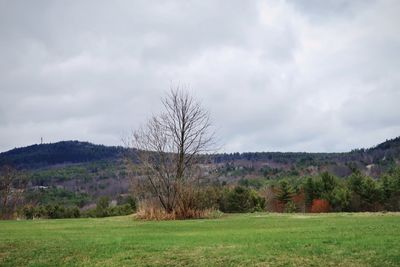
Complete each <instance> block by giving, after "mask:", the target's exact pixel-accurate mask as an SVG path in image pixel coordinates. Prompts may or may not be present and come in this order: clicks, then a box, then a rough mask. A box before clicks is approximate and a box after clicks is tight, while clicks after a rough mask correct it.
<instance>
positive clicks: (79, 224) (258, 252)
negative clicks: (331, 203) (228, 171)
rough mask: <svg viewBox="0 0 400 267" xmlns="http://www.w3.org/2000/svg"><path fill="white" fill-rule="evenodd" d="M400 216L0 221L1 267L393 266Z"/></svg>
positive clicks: (398, 256) (399, 253) (398, 253)
mask: <svg viewBox="0 0 400 267" xmlns="http://www.w3.org/2000/svg"><path fill="white" fill-rule="evenodd" d="M399 248H400V214H399V213H331V214H270V213H249V214H231V215H223V216H222V217H220V218H218V219H206V220H185V221H137V220H134V219H133V217H132V216H123V217H109V218H96V219H94V218H86V219H60V220H33V221H28V220H21V221H0V266H76V265H84V266H186V265H189V266H245V265H247V266H399V265H400V249H399Z"/></svg>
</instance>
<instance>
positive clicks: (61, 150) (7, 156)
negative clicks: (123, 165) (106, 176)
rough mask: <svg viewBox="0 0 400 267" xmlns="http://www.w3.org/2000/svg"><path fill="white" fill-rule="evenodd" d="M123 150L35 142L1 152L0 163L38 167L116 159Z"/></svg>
mask: <svg viewBox="0 0 400 267" xmlns="http://www.w3.org/2000/svg"><path fill="white" fill-rule="evenodd" d="M123 151H124V148H122V147H115V146H104V145H95V144H91V143H89V142H79V141H62V142H58V143H49V144H40V145H38V144H35V145H31V146H27V147H21V148H15V149H12V150H9V151H7V152H3V153H0V165H3V164H10V165H15V166H18V167H20V168H38V167H46V166H50V165H55V164H66V163H82V162H93V161H98V160H107V159H115V158H117V157H119V156H120V155H121V153H122V152H123Z"/></svg>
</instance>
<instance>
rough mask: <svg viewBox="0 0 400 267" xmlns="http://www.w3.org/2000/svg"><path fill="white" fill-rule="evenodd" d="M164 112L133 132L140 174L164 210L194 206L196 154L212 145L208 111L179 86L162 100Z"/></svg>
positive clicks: (183, 212)
mask: <svg viewBox="0 0 400 267" xmlns="http://www.w3.org/2000/svg"><path fill="white" fill-rule="evenodd" d="M162 103H163V107H164V111H163V112H162V113H161V114H159V115H156V116H153V117H152V118H151V119H150V120H149V121H148V122H147V124H145V125H144V126H143V127H142V128H140V129H139V130H137V131H135V132H134V135H133V143H132V144H133V145H134V146H135V147H136V148H137V149H138V158H139V161H140V163H141V164H140V166H141V173H142V174H144V176H145V178H146V180H147V182H148V185H149V187H150V188H151V190H152V193H153V196H154V197H155V199H156V200H157V202H158V204H159V205H160V207H161V208H162V209H163V210H164V211H165V212H166V213H180V214H181V215H180V216H182V217H186V216H187V214H189V213H190V210H193V209H197V205H196V195H197V192H198V189H199V183H200V177H201V172H200V171H199V169H198V168H196V167H197V163H198V162H199V159H200V157H199V154H200V153H203V152H207V151H209V150H210V148H211V146H212V145H213V140H214V138H213V133H212V131H211V124H210V117H209V113H208V112H207V111H206V110H205V109H204V108H203V107H202V106H201V105H200V103H199V102H198V101H196V100H195V99H194V98H193V97H192V96H191V95H189V94H188V93H187V92H185V91H184V90H182V89H181V88H173V89H171V91H170V93H169V94H168V95H167V96H166V97H165V98H164V99H162Z"/></svg>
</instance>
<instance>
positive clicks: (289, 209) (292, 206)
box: [284, 201, 297, 213]
mask: <svg viewBox="0 0 400 267" xmlns="http://www.w3.org/2000/svg"><path fill="white" fill-rule="evenodd" d="M296 211H297V207H296V204H294V202H293V201H289V202H288V203H286V204H285V208H284V212H286V213H294V212H296Z"/></svg>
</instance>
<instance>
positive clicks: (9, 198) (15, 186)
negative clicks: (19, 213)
mask: <svg viewBox="0 0 400 267" xmlns="http://www.w3.org/2000/svg"><path fill="white" fill-rule="evenodd" d="M25 187H26V179H24V177H22V176H21V173H18V172H17V171H16V170H15V169H14V168H12V167H11V166H9V165H5V166H2V167H1V169H0V218H2V219H10V218H12V216H13V213H14V212H15V211H16V208H17V206H18V205H19V204H21V201H22V196H23V193H24V190H25Z"/></svg>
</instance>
